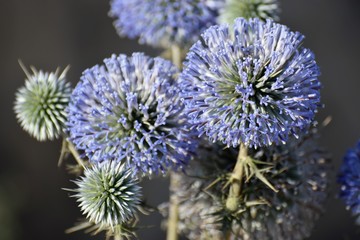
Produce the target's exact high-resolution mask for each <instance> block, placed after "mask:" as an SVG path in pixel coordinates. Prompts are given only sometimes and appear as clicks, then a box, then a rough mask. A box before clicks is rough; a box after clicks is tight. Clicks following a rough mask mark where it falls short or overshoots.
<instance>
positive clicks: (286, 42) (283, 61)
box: [180, 18, 321, 148]
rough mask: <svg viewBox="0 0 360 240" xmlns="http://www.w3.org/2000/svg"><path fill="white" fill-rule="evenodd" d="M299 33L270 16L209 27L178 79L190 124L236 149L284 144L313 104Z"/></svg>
mask: <svg viewBox="0 0 360 240" xmlns="http://www.w3.org/2000/svg"><path fill="white" fill-rule="evenodd" d="M303 39H304V36H303V35H301V34H300V33H298V32H292V31H290V30H289V29H288V28H287V27H286V26H283V25H280V24H277V23H275V22H273V21H271V20H267V21H266V22H262V21H260V20H259V19H250V20H249V21H247V20H245V19H243V18H237V19H236V20H235V22H234V25H233V26H231V27H229V25H216V26H212V27H210V28H209V29H208V30H206V31H205V32H204V33H203V34H202V39H201V40H199V41H197V42H196V43H195V44H194V45H193V46H192V48H191V49H190V51H189V53H188V55H187V57H186V62H185V67H184V70H183V72H182V74H181V76H180V82H181V84H182V89H183V91H182V97H183V100H184V102H185V105H186V112H187V114H188V115H189V117H190V122H191V124H193V126H194V128H195V129H196V130H197V131H198V132H199V135H203V134H205V135H207V136H208V137H209V139H210V140H211V141H221V142H223V143H225V144H227V145H228V146H233V147H236V146H238V145H239V143H240V142H243V143H244V144H246V145H247V146H248V147H255V148H256V147H260V146H269V145H271V144H274V143H275V144H279V143H285V142H286V140H287V138H288V136H289V135H295V136H297V135H298V134H300V133H302V132H304V131H305V130H307V129H308V127H309V126H310V125H311V123H312V122H313V118H314V115H315V112H316V111H317V108H318V107H319V105H320V88H321V85H320V82H319V81H318V76H319V75H320V72H319V68H318V66H317V64H316V62H315V60H314V54H313V53H312V52H311V51H310V50H309V49H306V48H303V47H301V44H302V42H303Z"/></svg>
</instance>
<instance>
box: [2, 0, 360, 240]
mask: <svg viewBox="0 0 360 240" xmlns="http://www.w3.org/2000/svg"><path fill="white" fill-rule="evenodd" d="M281 6H282V14H281V20H280V22H281V23H283V24H286V25H288V26H289V27H290V28H291V29H292V30H296V31H300V32H301V33H303V34H304V35H305V36H306V39H305V46H306V47H307V48H310V49H312V50H313V51H314V52H315V54H316V59H317V62H318V64H319V66H320V68H321V72H322V76H321V78H320V80H321V82H322V84H323V86H324V88H323V90H322V102H323V103H324V104H325V108H324V109H322V110H321V111H320V113H319V114H318V115H317V120H318V121H319V122H320V121H322V120H323V119H324V118H325V117H327V116H332V119H333V121H332V122H331V124H330V125H329V126H328V127H327V128H326V129H324V130H323V132H322V137H321V143H322V145H323V146H324V147H326V148H327V149H328V150H329V151H330V152H331V153H332V156H333V165H334V174H332V175H331V176H330V178H331V179H330V181H331V184H332V185H333V188H332V191H331V193H330V196H329V199H328V201H327V203H326V206H325V208H326V212H325V214H324V215H323V216H322V217H321V219H320V220H319V221H318V222H317V224H316V226H315V228H314V231H313V234H312V237H311V238H310V239H312V240H319V239H344V240H350V239H360V226H357V227H356V226H355V224H354V218H352V217H351V214H350V213H349V212H348V211H346V210H345V206H344V205H343V203H342V202H341V201H340V200H338V199H337V198H336V195H337V192H338V189H339V187H338V186H337V184H336V172H337V171H338V167H339V166H340V163H341V161H342V157H343V155H344V153H345V152H346V150H347V149H348V148H350V147H353V146H354V145H355V144H356V142H357V140H358V139H359V138H360V106H359V103H360V94H359V90H360V77H359V70H360V14H359V13H360V2H359V1H358V0H336V1H327V0H302V1H290V0H288V1H286V0H283V1H281ZM108 11H109V2H108V1H107V0H104V1H101V0H61V1H60V0H30V1H29V0H11V1H5V0H1V1H0V33H1V38H0V81H1V82H2V84H4V85H3V86H1V87H0V109H1V112H0V132H1V139H0V141H1V143H0V240H20V239H39V240H40V239H52V240H60V239H68V240H75V239H77V240H82V239H102V236H101V237H99V236H98V237H89V236H88V235H86V234H84V233H83V232H79V233H74V234H70V235H67V234H65V233H64V230H65V229H67V228H69V227H71V226H73V224H74V222H75V221H76V220H77V219H78V218H80V217H81V214H80V211H79V209H78V207H77V203H76V202H75V199H74V198H70V197H69V193H68V192H66V191H64V190H62V189H61V188H73V187H74V184H73V183H72V182H71V181H69V180H70V179H74V177H73V176H72V175H69V174H67V173H66V171H65V169H64V167H60V168H58V167H57V161H58V157H59V154H60V147H61V141H60V140H59V141H54V142H46V143H40V142H37V141H36V140H35V139H33V138H31V137H30V136H29V135H28V134H27V133H26V132H24V131H23V130H22V129H21V127H20V126H19V124H18V123H17V121H16V118H15V114H14V113H13V102H14V98H15V97H14V95H15V92H16V90H17V89H18V88H19V87H20V86H22V85H23V83H24V79H25V75H24V73H23V71H22V70H21V68H20V67H19V64H18V59H19V58H20V59H22V61H23V62H24V63H25V65H27V66H28V65H34V66H35V67H36V68H38V69H43V70H46V71H54V70H55V69H56V68H57V67H58V66H60V67H61V68H62V69H63V68H64V67H66V66H67V65H68V64H70V65H71V69H70V71H69V73H68V80H70V81H71V82H72V86H75V84H76V83H77V81H78V79H79V77H80V76H81V72H82V71H83V70H84V69H86V68H88V67H91V66H93V65H95V64H99V63H102V60H103V59H104V58H106V57H109V56H110V55H111V54H112V53H117V54H118V53H126V54H131V53H132V52H135V51H143V52H146V53H147V54H148V55H151V56H156V55H158V53H159V51H156V50H154V49H152V48H147V47H144V46H140V45H138V44H137V42H136V41H131V40H128V39H121V38H120V37H118V35H117V34H116V32H115V29H114V28H113V26H112V19H110V18H109V17H108V15H107V13H108ZM143 185H144V195H145V196H146V197H147V200H148V202H149V203H150V204H151V205H154V206H156V205H157V204H159V203H160V202H161V201H163V200H166V199H167V197H168V190H167V189H168V186H167V185H168V181H167V180H166V179H154V180H152V181H147V182H145V183H143ZM160 220H161V218H160V216H159V215H158V214H156V213H155V214H152V215H151V216H150V217H144V218H143V219H142V221H141V223H140V225H141V226H148V225H151V226H153V227H150V228H148V227H146V228H145V227H144V228H142V229H140V230H139V231H138V235H139V238H140V239H149V240H152V239H154V240H157V239H165V232H164V231H161V230H160V228H159V225H160Z"/></svg>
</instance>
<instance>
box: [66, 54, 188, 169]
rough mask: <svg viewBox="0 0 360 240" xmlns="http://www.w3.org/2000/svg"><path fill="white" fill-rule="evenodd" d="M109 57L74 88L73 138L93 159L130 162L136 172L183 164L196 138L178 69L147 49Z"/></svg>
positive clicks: (79, 147)
mask: <svg viewBox="0 0 360 240" xmlns="http://www.w3.org/2000/svg"><path fill="white" fill-rule="evenodd" d="M104 62H105V65H102V66H94V67H93V68H91V69H87V70H85V71H84V73H83V75H82V77H81V81H80V82H79V83H78V85H77V86H76V88H75V89H74V91H73V93H72V96H71V101H70V104H69V108H68V115H69V117H68V122H67V126H68V127H69V135H70V140H71V141H72V142H73V143H74V144H75V146H76V147H77V149H79V150H81V151H83V152H84V153H85V155H86V156H87V157H88V158H89V159H90V161H91V162H102V161H109V160H115V161H118V162H119V161H121V162H126V163H127V166H128V167H129V168H132V170H133V172H134V174H135V173H138V172H139V174H140V175H149V174H152V173H165V172H166V171H167V170H168V169H173V170H177V169H181V168H182V167H183V166H184V165H186V164H187V162H188V161H189V159H190V157H191V154H189V152H191V151H192V150H193V145H194V143H193V142H192V140H191V136H190V135H191V134H190V133H189V132H188V131H186V128H185V125H186V120H187V118H186V116H185V115H183V114H182V111H183V108H184V107H183V104H182V102H181V99H180V97H179V92H180V89H179V87H178V86H177V84H176V82H175V78H176V77H177V75H178V69H177V68H176V67H175V66H174V65H173V64H172V63H171V62H169V61H166V60H163V59H161V58H150V57H147V56H145V55H144V54H142V53H134V54H133V55H132V56H131V57H127V56H125V55H122V54H121V55H119V56H115V55H113V56H112V57H111V58H108V59H105V60H104Z"/></svg>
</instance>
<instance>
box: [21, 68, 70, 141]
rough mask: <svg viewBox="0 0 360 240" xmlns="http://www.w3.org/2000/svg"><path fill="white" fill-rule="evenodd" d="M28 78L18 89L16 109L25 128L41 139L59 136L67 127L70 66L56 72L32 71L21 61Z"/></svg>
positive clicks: (51, 138)
mask: <svg viewBox="0 0 360 240" xmlns="http://www.w3.org/2000/svg"><path fill="white" fill-rule="evenodd" d="M20 65H21V67H22V68H23V70H24V72H25V74H26V77H27V79H26V80H25V86H23V87H21V88H20V89H19V90H18V91H17V93H16V100H15V106H14V111H15V113H16V117H17V119H18V121H19V123H20V124H21V126H22V127H23V129H24V130H25V131H27V132H28V133H29V134H30V135H31V136H32V137H34V138H36V139H37V140H39V141H45V140H53V139H56V138H58V137H59V136H60V135H61V134H62V133H63V132H64V129H65V122H66V112H65V109H66V107H67V105H68V103H69V99H70V94H71V91H72V89H71V87H70V84H69V83H68V82H66V80H65V75H66V73H67V71H68V69H69V68H68V67H67V68H65V69H64V71H63V72H62V73H61V74H60V75H59V69H57V70H56V72H43V71H41V70H40V71H37V70H36V69H35V68H34V67H31V70H32V74H30V73H29V72H28V71H27V70H26V68H25V67H24V65H23V64H22V63H21V62H20Z"/></svg>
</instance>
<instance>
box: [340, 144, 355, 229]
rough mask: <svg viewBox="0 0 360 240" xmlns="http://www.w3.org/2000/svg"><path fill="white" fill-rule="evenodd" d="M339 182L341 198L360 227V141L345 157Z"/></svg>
mask: <svg viewBox="0 0 360 240" xmlns="http://www.w3.org/2000/svg"><path fill="white" fill-rule="evenodd" d="M338 182H339V183H340V184H341V191H340V197H341V198H342V199H343V200H344V202H345V204H346V206H347V208H348V209H349V210H351V211H352V214H353V215H354V216H356V217H357V219H356V223H357V224H359V225H360V141H359V142H358V144H357V146H356V147H355V148H354V149H351V150H348V152H347V153H346V155H345V156H344V162H343V164H342V166H341V169H340V175H339V178H338Z"/></svg>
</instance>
